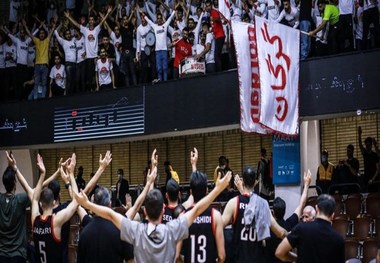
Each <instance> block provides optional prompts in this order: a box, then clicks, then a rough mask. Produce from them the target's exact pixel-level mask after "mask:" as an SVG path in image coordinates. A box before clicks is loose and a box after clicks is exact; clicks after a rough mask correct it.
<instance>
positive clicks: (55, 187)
mask: <svg viewBox="0 0 380 263" xmlns="http://www.w3.org/2000/svg"><path fill="white" fill-rule="evenodd" d="M48 188H49V189H50V190H51V191H52V192H53V196H54V200H56V201H57V200H58V197H59V193H60V192H61V186H60V185H59V182H58V180H53V181H51V182H50V183H49V185H48Z"/></svg>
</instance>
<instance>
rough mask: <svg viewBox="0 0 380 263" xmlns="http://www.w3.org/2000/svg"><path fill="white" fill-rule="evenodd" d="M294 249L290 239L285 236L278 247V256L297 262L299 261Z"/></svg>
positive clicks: (283, 259)
mask: <svg viewBox="0 0 380 263" xmlns="http://www.w3.org/2000/svg"><path fill="white" fill-rule="evenodd" d="M292 249H293V248H292V246H291V245H290V243H289V240H288V239H287V238H284V240H282V242H281V243H280V244H279V245H278V247H277V249H276V257H277V258H279V259H281V260H282V261H286V262H295V261H297V255H296V254H295V253H293V252H292V251H291V250H292Z"/></svg>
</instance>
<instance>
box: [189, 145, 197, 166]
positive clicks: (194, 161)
mask: <svg viewBox="0 0 380 263" xmlns="http://www.w3.org/2000/svg"><path fill="white" fill-rule="evenodd" d="M197 162H198V150H197V148H195V147H194V151H190V163H191V169H192V171H193V172H196V171H197Z"/></svg>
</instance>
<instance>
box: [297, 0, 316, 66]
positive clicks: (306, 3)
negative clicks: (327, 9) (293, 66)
mask: <svg viewBox="0 0 380 263" xmlns="http://www.w3.org/2000/svg"><path fill="white" fill-rule="evenodd" d="M312 2H313V1H312V0H301V1H300V10H299V21H300V24H299V29H300V30H301V31H303V32H309V31H310V30H311V24H312V22H313V20H312V17H311V14H312V13H311V10H312V6H313V4H312ZM310 49H311V39H310V37H309V36H308V35H306V34H301V54H300V55H301V56H300V58H301V60H305V59H307V58H308V57H309V54H310Z"/></svg>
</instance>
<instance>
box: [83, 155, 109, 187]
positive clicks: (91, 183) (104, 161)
mask: <svg viewBox="0 0 380 263" xmlns="http://www.w3.org/2000/svg"><path fill="white" fill-rule="evenodd" d="M111 161H112V154H111V151H107V152H106V154H105V155H104V158H102V155H101V154H100V155H99V168H98V170H97V171H96V173H95V175H94V176H93V177H92V178H91V180H90V181H89V182H88V183H87V185H86V187H85V188H84V190H83V192H85V193H86V194H89V193H91V191H92V190H94V188H95V186H96V183H97V182H98V180H99V178H100V176H101V175H102V173H103V172H104V170H105V169H106V168H107V167H108V165H109V164H110V163H111Z"/></svg>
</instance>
